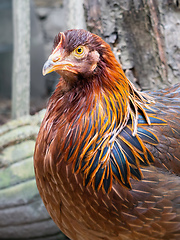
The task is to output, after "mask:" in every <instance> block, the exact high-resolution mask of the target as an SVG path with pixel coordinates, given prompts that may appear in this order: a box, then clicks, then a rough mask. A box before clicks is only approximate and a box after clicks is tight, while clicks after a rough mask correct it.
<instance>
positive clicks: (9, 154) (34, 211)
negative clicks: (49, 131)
mask: <svg viewBox="0 0 180 240" xmlns="http://www.w3.org/2000/svg"><path fill="white" fill-rule="evenodd" d="M21 17H22V18H21ZM22 19H24V20H22ZM23 21H24V22H23ZM21 23H24V25H23V24H22V25H21ZM71 28H84V29H87V30H89V31H91V32H93V33H96V34H98V35H99V36H101V37H102V38H103V39H104V40H105V41H106V42H108V43H109V44H110V46H111V48H112V50H113V52H114V54H115V56H116V58H117V60H118V61H119V62H120V64H121V65H122V68H123V70H124V71H125V73H126V76H127V77H128V78H129V79H130V80H131V81H132V82H133V83H134V84H135V85H136V87H137V88H138V89H139V90H151V91H154V90H157V89H160V88H164V87H168V86H171V85H174V84H175V83H177V82H180V34H179V33H180V1H179V0H159V1H155V0H126V1H124V0H111V1H109V0H0V125H1V126H0V239H66V238H65V237H64V236H63V234H61V233H60V232H59V230H58V229H57V227H56V226H55V224H54V223H53V222H52V220H51V219H50V217H49V215H48V214H47V212H46V210H45V208H44V205H43V203H42V201H41V199H40V197H39V194H38V191H37V188H36V184H35V179H34V171H33V151H34V144H35V140H36V136H37V132H38V130H39V126H40V123H41V119H42V117H43V115H44V110H42V109H44V108H45V107H46V104H47V101H48V98H49V96H50V95H51V93H52V92H53V90H54V88H55V86H56V84H57V82H58V79H59V76H58V75H57V74H56V73H51V74H48V75H47V76H45V77H43V76H42V73H41V71H42V66H43V64H44V62H45V61H46V59H47V58H48V56H49V55H50V53H51V50H52V46H53V40H54V37H55V35H57V34H58V33H59V32H60V31H65V30H67V29H71ZM23 34H24V35H23ZM19 39H20V40H19ZM23 40H24V41H23ZM24 43H25V44H24ZM19 59H20V60H19ZM23 59H25V60H23ZM19 61H20V62H19ZM26 61H27V64H26ZM34 114H35V115H34ZM12 119H14V120H12Z"/></svg>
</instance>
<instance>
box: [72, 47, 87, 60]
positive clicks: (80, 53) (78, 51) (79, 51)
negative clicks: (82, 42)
mask: <svg viewBox="0 0 180 240" xmlns="http://www.w3.org/2000/svg"><path fill="white" fill-rule="evenodd" d="M84 50H85V47H84V46H78V47H77V48H76V49H75V50H74V55H75V57H78V58H81V57H83V56H84V53H85V51H84Z"/></svg>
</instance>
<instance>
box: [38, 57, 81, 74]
mask: <svg viewBox="0 0 180 240" xmlns="http://www.w3.org/2000/svg"><path fill="white" fill-rule="evenodd" d="M73 67H74V64H72V63H71V62H70V61H68V60H65V59H62V58H61V56H58V57H57V54H53V53H52V54H51V55H50V56H49V58H48V60H47V61H46V62H45V64H44V66H43V69H42V74H43V76H45V75H46V74H48V73H51V72H54V71H63V70H64V71H69V72H74V73H77V72H76V71H75V69H73Z"/></svg>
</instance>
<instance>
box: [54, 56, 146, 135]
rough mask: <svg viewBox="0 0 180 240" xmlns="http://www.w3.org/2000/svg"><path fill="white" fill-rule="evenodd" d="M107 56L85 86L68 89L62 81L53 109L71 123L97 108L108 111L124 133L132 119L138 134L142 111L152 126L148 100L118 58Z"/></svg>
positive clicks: (80, 85) (78, 85)
mask: <svg viewBox="0 0 180 240" xmlns="http://www.w3.org/2000/svg"><path fill="white" fill-rule="evenodd" d="M107 56H108V57H107V58H104V59H103V61H101V62H100V64H99V66H98V69H97V70H96V71H95V73H94V75H93V77H92V78H91V79H89V80H88V81H83V80H82V81H81V84H77V86H73V87H71V88H68V86H67V83H66V81H65V80H64V79H61V80H60V82H59V84H58V85H57V88H56V90H55V92H54V94H53V96H52V97H51V100H50V101H51V102H52V104H51V108H53V109H55V111H56V112H57V113H58V115H59V116H61V115H62V114H65V113H66V117H67V120H68V122H72V121H75V120H76V119H77V118H78V119H79V118H81V117H82V116H83V115H84V114H89V113H90V112H92V111H96V109H97V108H104V109H106V113H107V114H112V113H113V114H116V115H117V116H116V118H117V124H118V128H119V129H120V130H121V129H123V128H124V127H125V126H126V124H127V122H128V120H129V119H130V118H131V120H132V128H133V133H134V134H136V132H137V123H138V113H139V112H140V111H141V112H142V114H143V116H144V117H145V119H146V121H147V122H148V123H149V124H150V121H149V118H148V115H147V114H146V112H145V110H144V106H145V105H146V103H147V102H148V99H147V97H145V96H144V95H143V94H142V93H140V92H138V91H137V90H136V88H135V87H134V86H133V84H132V83H130V81H129V80H128V79H127V78H126V76H125V74H124V72H123V70H122V69H121V67H120V65H119V63H118V62H117V61H116V59H115V57H114V55H113V54H109V55H107ZM82 83H84V84H82ZM65 86H66V88H65ZM53 111H54V110H53ZM100 114H101V113H100ZM109 117H110V116H109Z"/></svg>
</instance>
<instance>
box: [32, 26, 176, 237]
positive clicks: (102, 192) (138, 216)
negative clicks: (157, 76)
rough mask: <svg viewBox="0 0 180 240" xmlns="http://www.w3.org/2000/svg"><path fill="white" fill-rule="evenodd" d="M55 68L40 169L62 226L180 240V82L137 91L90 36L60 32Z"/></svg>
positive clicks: (94, 233)
mask: <svg viewBox="0 0 180 240" xmlns="http://www.w3.org/2000/svg"><path fill="white" fill-rule="evenodd" d="M52 71H56V72H57V73H59V74H60V75H61V78H60V81H59V83H58V85H57V87H56V90H55V92H54V93H53V95H52V96H51V98H50V100H49V104H48V107H47V110H46V114H45V117H44V120H43V122H42V124H41V128H40V131H39V134H38V137H37V142H36V147H35V153H34V166H35V174H36V181H37V186H38V189H39V193H40V195H41V197H42V199H43V202H44V204H45V206H46V208H47V210H48V212H49V214H50V215H51V217H52V219H53V220H54V222H55V223H56V224H57V226H58V227H59V228H60V229H61V230H62V231H63V232H64V233H65V234H66V235H67V236H68V237H69V238H70V239H73V240H92V239H93V240H100V239H101V240H102V239H103V240H128V239H131V240H132V239H137V240H139V239H146V240H154V239H168V240H170V239H171V240H175V239H180V85H176V86H174V87H172V88H170V89H166V90H162V91H158V92H156V93H149V95H151V97H150V96H148V95H146V94H144V93H141V92H139V91H137V90H136V89H135V87H134V86H133V84H132V83H130V81H129V80H128V79H127V78H126V76H125V74H124V72H123V70H122V69H121V66H120V65H119V63H118V62H117V61H116V59H115V57H114V55H113V53H112V51H111V49H110V46H109V45H108V44H107V43H106V42H104V41H103V40H102V39H101V38H100V37H98V36H96V35H94V34H92V33H90V32H87V31H85V30H68V31H66V32H64V33H59V34H58V36H57V37H56V38H55V41H54V48H53V52H52V54H51V55H50V57H49V58H48V60H47V62H46V63H45V64H44V67H43V74H44V75H46V74H47V73H50V72H52Z"/></svg>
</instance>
